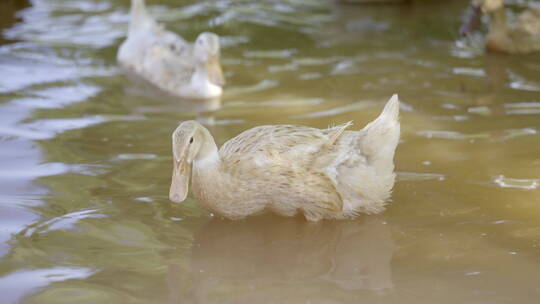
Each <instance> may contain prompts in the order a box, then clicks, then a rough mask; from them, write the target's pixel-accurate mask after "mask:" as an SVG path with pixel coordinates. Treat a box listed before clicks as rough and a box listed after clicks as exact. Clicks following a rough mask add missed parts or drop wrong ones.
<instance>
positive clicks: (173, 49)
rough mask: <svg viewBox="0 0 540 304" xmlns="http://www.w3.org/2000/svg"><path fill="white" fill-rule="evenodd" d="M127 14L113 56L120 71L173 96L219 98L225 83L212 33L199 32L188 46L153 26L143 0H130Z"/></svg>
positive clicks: (179, 39) (156, 25) (170, 33)
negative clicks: (126, 26)
mask: <svg viewBox="0 0 540 304" xmlns="http://www.w3.org/2000/svg"><path fill="white" fill-rule="evenodd" d="M130 14H131V16H130V23H129V29H128V35H127V39H126V40H125V41H124V42H123V43H122V45H121V46H120V48H119V49H118V54H117V60H118V62H119V63H120V65H121V66H122V67H123V68H125V69H127V70H128V71H129V72H133V73H135V74H136V75H139V76H141V77H142V78H144V79H145V80H147V81H149V82H151V83H152V84H154V85H156V86H157V87H159V88H160V89H162V90H164V91H166V92H168V93H170V94H172V95H175V96H179V97H186V98H196V99H201V98H202V99H206V98H215V97H219V96H221V93H222V88H221V87H222V86H223V85H224V83H225V81H224V77H223V72H222V70H221V66H220V61H219V56H220V46H219V37H218V36H217V35H216V34H213V33H207V32H205V33H201V34H200V35H199V36H198V37H197V39H196V40H195V43H193V44H192V43H188V42H186V41H185V40H184V39H182V37H180V36H178V35H177V34H175V33H173V32H170V31H167V30H165V29H164V28H163V26H161V25H159V24H158V23H156V22H155V21H154V20H153V19H152V18H151V17H150V16H149V15H148V13H147V12H146V8H145V4H144V0H132V1H131V13H130Z"/></svg>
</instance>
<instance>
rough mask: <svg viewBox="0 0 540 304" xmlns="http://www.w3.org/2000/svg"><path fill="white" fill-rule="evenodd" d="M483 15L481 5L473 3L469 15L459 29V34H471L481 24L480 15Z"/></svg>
mask: <svg viewBox="0 0 540 304" xmlns="http://www.w3.org/2000/svg"><path fill="white" fill-rule="evenodd" d="M481 16H482V9H481V8H480V6H477V5H475V4H471V6H470V7H469V11H468V12H467V17H466V18H465V20H464V21H463V24H462V25H461V28H460V29H459V34H460V35H462V36H465V35H469V34H470V33H472V32H473V31H474V30H476V29H477V28H478V26H479V25H480V17H481Z"/></svg>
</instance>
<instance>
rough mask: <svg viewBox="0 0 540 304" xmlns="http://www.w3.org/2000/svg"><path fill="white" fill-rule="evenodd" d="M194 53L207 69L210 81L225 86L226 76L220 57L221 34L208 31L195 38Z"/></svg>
mask: <svg viewBox="0 0 540 304" xmlns="http://www.w3.org/2000/svg"><path fill="white" fill-rule="evenodd" d="M194 53H195V58H196V60H197V61H198V62H199V63H200V64H201V65H202V66H204V68H205V69H206V72H207V73H208V77H209V78H210V81H211V82H212V83H213V84H215V85H218V86H223V85H224V84H225V78H224V77H223V71H222V70H221V63H220V59H219V56H220V47H219V36H218V35H216V34H214V33H208V32H204V33H201V34H199V36H198V37H197V40H195V47H194Z"/></svg>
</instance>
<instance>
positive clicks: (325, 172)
mask: <svg viewBox="0 0 540 304" xmlns="http://www.w3.org/2000/svg"><path fill="white" fill-rule="evenodd" d="M398 116H399V100H398V97H397V95H394V96H392V98H391V99H390V101H389V102H388V103H387V104H386V106H385V107H384V110H383V111H382V113H381V114H380V116H379V117H378V118H377V119H375V120H374V121H372V122H371V123H369V124H368V125H367V126H366V127H364V128H363V129H362V130H359V131H348V130H346V129H347V128H349V127H350V126H351V122H348V123H345V124H343V125H339V126H336V127H331V128H328V129H323V130H321V129H316V128H310V127H305V126H293V125H273V126H259V127H255V128H253V129H250V130H247V131H245V132H243V133H241V134H240V135H238V136H236V137H235V138H233V139H231V140H229V141H227V142H226V143H225V144H223V146H222V147H221V149H219V151H218V148H217V146H216V143H215V141H214V138H213V137H212V135H211V134H210V132H209V131H208V130H207V129H206V128H205V127H203V126H202V125H201V124H199V123H197V122H195V121H185V122H182V123H181V124H180V125H179V126H178V127H177V128H176V130H175V131H174V133H173V135H172V152H173V158H174V169H173V174H172V183H171V188H170V192H169V198H170V200H171V201H173V202H182V201H184V200H185V199H186V197H187V194H188V184H189V180H190V177H191V178H192V188H193V195H194V197H195V198H196V199H197V200H198V201H199V203H200V204H201V205H203V206H204V207H206V208H208V209H210V210H211V211H212V212H214V213H215V214H217V215H221V216H223V217H226V218H229V219H242V218H244V217H246V216H248V215H252V214H257V213H260V212H263V211H265V210H269V211H273V212H275V213H277V214H280V215H283V216H293V215H295V214H296V213H297V212H298V211H300V212H302V213H303V214H304V216H305V217H306V219H307V220H309V221H318V220H321V219H342V218H353V217H355V216H357V215H358V214H359V213H366V214H375V213H379V212H382V211H383V210H384V208H385V201H386V200H388V198H389V197H390V193H391V190H392V186H393V185H394V179H395V174H394V162H393V158H394V152H395V149H396V146H397V144H398V140H399V133H400V125H399V120H398ZM192 171H193V172H192Z"/></svg>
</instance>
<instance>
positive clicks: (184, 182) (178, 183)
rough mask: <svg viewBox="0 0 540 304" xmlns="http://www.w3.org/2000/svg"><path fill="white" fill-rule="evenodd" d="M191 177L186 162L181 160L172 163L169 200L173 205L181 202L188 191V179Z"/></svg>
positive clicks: (189, 167) (189, 168)
mask: <svg viewBox="0 0 540 304" xmlns="http://www.w3.org/2000/svg"><path fill="white" fill-rule="evenodd" d="M190 175H191V166H190V165H189V164H188V162H187V161H185V160H182V161H179V162H176V161H175V163H174V168H173V174H172V182H171V189H170V190H169V199H170V200H171V201H172V202H175V203H181V202H183V201H184V200H185V199H186V197H187V194H188V190H189V187H188V186H189V177H190Z"/></svg>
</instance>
